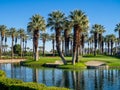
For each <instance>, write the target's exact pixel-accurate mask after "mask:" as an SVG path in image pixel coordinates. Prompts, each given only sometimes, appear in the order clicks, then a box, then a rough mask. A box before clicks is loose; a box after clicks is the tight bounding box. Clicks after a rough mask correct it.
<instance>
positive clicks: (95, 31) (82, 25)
mask: <svg viewBox="0 0 120 90" xmlns="http://www.w3.org/2000/svg"><path fill="white" fill-rule="evenodd" d="M46 28H50V29H51V30H54V33H53V34H51V35H49V34H47V33H42V34H39V33H40V31H45V30H46ZM88 30H89V20H88V18H87V15H85V13H84V12H83V11H81V10H74V11H72V12H70V14H69V15H68V16H67V17H66V16H65V14H64V13H63V12H61V11H53V12H51V13H50V14H48V19H47V24H46V23H45V19H44V18H43V17H42V16H40V15H39V14H35V15H33V16H32V17H31V18H30V21H29V22H28V25H27V32H29V36H32V40H33V56H34V59H35V60H36V61H37V60H38V59H39V55H38V40H39V37H40V38H41V40H42V41H43V56H44V54H45V52H44V51H45V43H46V41H47V40H49V39H50V40H52V45H53V46H52V51H53V56H54V55H55V52H54V51H55V42H56V49H57V53H58V55H59V56H60V57H61V59H62V61H63V63H64V64H67V61H66V60H65V58H64V56H72V64H75V63H76V62H79V55H80V54H81V55H83V54H84V53H85V51H86V52H87V54H90V53H93V54H94V56H96V51H97V50H99V53H100V54H103V53H104V52H105V51H106V53H107V54H108V55H109V54H110V50H111V55H112V54H113V47H114V46H115V47H117V46H118V44H119V42H120V24H117V25H116V27H115V31H118V32H119V38H116V37H115V35H114V34H110V35H106V36H103V33H104V32H105V27H104V26H102V25H100V24H94V25H93V26H92V28H91V29H90V33H91V36H90V37H88ZM0 32H1V46H0V49H1V50H0V55H2V45H3V39H4V37H5V38H6V37H7V36H6V35H8V36H11V38H12V47H11V52H12V54H11V55H12V57H13V45H14V38H15V37H16V38H17V37H18V36H19V37H20V45H21V48H22V41H25V38H26V40H27V38H28V35H26V34H25V32H24V30H23V29H19V30H18V31H17V32H18V33H17V34H16V29H15V28H11V29H9V30H8V29H6V26H4V25H1V26H0ZM6 32H8V33H9V34H7V33H6ZM15 40H17V39H15ZM5 41H6V39H5ZM16 42H17V41H16ZM61 42H62V50H61ZM86 42H87V43H88V47H87V49H86V50H84V48H85V43H86ZM114 43H115V45H114ZM110 46H111V49H110ZM23 47H24V43H23ZM70 47H71V48H70ZM106 48H108V49H106ZM23 49H24V48H23ZM104 49H105V50H104ZM22 51H23V50H22ZM22 51H21V57H22V55H23V53H22ZM115 51H116V52H117V48H116V49H115Z"/></svg>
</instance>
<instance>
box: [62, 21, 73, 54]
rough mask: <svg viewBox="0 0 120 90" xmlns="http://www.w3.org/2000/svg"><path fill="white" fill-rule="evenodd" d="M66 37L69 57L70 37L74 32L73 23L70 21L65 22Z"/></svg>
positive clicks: (66, 52) (66, 51) (66, 50)
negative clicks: (72, 31)
mask: <svg viewBox="0 0 120 90" xmlns="http://www.w3.org/2000/svg"><path fill="white" fill-rule="evenodd" d="M63 27H64V37H65V55H66V56H69V41H70V40H69V39H70V37H69V35H70V32H71V30H72V23H71V21H69V20H65V21H64V26H63Z"/></svg>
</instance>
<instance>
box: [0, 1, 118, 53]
mask: <svg viewBox="0 0 120 90" xmlns="http://www.w3.org/2000/svg"><path fill="white" fill-rule="evenodd" d="M75 9H80V10H82V11H83V12H85V14H86V15H87V16H88V18H89V23H90V27H91V26H92V25H93V24H101V25H103V26H104V27H105V29H106V33H104V35H106V34H115V35H116V36H117V37H118V33H115V32H114V28H115V25H116V24H118V23H120V10H119V9H120V0H0V11H1V12H0V25H6V26H7V28H11V27H15V28H16V29H19V28H24V29H25V30H26V29H27V24H28V22H29V21H30V20H29V18H30V17H31V16H32V15H34V14H40V15H41V16H43V17H44V19H45V20H46V22H47V18H48V14H49V13H51V12H52V11H55V10H60V11H62V12H64V13H65V15H66V16H68V15H69V14H70V11H73V10H75ZM46 32H48V33H51V31H50V30H49V29H48V28H47V29H46ZM8 45H10V46H11V42H10V41H9V42H8ZM31 45H32V41H29V44H28V45H27V46H29V47H32V46H31ZM39 46H42V42H41V41H40V42H39ZM51 49H52V45H51V42H50V41H49V42H47V43H46V50H47V51H50V50H51Z"/></svg>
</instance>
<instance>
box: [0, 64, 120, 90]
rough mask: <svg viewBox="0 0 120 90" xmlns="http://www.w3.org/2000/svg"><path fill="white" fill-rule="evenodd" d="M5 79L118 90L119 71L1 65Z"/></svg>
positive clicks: (76, 89) (85, 89) (75, 88)
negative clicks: (5, 75)
mask: <svg viewBox="0 0 120 90" xmlns="http://www.w3.org/2000/svg"><path fill="white" fill-rule="evenodd" d="M0 69H2V70H4V71H5V72H6V74H7V77H10V78H18V79H21V80H23V81H25V82H38V83H44V84H45V85H47V86H58V87H67V88H70V89H73V90H120V70H118V69H111V70H100V69H86V70H79V71H74V70H63V69H48V68H40V69H36V68H28V67H23V66H18V65H13V64H1V65H0Z"/></svg>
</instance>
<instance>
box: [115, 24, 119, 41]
mask: <svg viewBox="0 0 120 90" xmlns="http://www.w3.org/2000/svg"><path fill="white" fill-rule="evenodd" d="M115 32H118V33H119V39H120V23H118V24H116V27H115Z"/></svg>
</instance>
